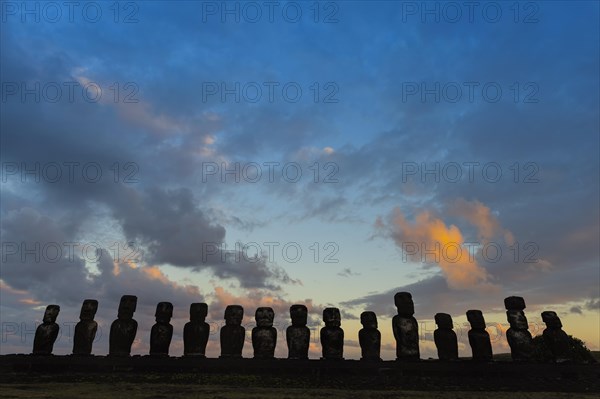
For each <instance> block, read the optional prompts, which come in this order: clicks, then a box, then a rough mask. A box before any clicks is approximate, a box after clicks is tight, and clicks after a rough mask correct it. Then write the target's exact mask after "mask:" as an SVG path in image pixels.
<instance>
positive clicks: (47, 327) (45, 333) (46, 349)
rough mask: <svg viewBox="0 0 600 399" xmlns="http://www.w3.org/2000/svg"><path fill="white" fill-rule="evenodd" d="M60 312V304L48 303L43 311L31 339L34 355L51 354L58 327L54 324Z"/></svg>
mask: <svg viewBox="0 0 600 399" xmlns="http://www.w3.org/2000/svg"><path fill="white" fill-rule="evenodd" d="M58 312H60V306H58V305H48V306H47V307H46V311H45V312H44V318H43V319H42V324H40V325H39V326H38V328H37V329H36V330H35V337H34V339H33V354H34V355H51V354H52V349H53V348H54V342H56V338H57V337H58V330H59V329H60V327H59V326H58V324H56V318H57V317H58Z"/></svg>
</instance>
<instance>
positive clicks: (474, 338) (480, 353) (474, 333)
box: [467, 310, 493, 362]
mask: <svg viewBox="0 0 600 399" xmlns="http://www.w3.org/2000/svg"><path fill="white" fill-rule="evenodd" d="M467 320H468V321H469V323H471V329H470V330H469V344H470V345H471V351H472V352H473V360H475V361H480V362H491V361H492V360H493V355H492V343H491V341H490V334H489V333H488V332H487V331H486V330H485V319H484V318H483V313H481V310H468V311H467Z"/></svg>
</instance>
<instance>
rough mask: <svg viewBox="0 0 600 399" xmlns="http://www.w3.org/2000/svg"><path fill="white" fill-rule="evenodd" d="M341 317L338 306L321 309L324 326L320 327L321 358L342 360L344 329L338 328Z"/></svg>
mask: <svg viewBox="0 0 600 399" xmlns="http://www.w3.org/2000/svg"><path fill="white" fill-rule="evenodd" d="M341 320H342V317H341V315H340V310H339V309H338V308H326V309H325V310H323V321H324V322H325V327H323V328H322V329H321V346H322V347H323V359H327V360H342V359H343V358H344V357H343V356H344V330H342V329H341V328H340V325H341Z"/></svg>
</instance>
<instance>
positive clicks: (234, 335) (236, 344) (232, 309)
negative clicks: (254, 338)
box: [221, 305, 246, 358]
mask: <svg viewBox="0 0 600 399" xmlns="http://www.w3.org/2000/svg"><path fill="white" fill-rule="evenodd" d="M243 318H244V308H243V307H241V306H239V305H229V306H227V308H225V325H224V326H223V327H221V357H234V358H235V357H237V358H239V357H242V349H243V348H244V341H245V339H246V329H245V328H244V327H242V325H241V324H242V319H243Z"/></svg>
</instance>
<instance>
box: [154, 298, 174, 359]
mask: <svg viewBox="0 0 600 399" xmlns="http://www.w3.org/2000/svg"><path fill="white" fill-rule="evenodd" d="M154 316H155V317H156V324H155V325H153V326H152V330H151V331H150V354H151V355H154V356H168V355H169V346H170V345H171V339H172V338H173V326H172V325H171V324H170V323H169V322H170V321H171V317H173V304H172V303H171V302H159V303H158V305H156V313H155V315H154Z"/></svg>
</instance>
